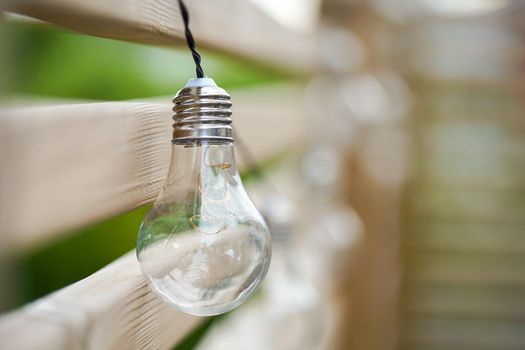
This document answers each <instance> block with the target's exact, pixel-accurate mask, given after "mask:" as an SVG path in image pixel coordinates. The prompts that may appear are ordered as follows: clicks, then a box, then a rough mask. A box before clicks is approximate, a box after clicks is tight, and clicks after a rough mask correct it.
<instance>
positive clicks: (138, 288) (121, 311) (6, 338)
mask: <svg viewBox="0 0 525 350" xmlns="http://www.w3.org/2000/svg"><path fill="white" fill-rule="evenodd" d="M202 320H203V318H199V317H195V316H190V315H187V314H183V313H181V312H178V311H176V310H175V309H173V308H171V307H170V306H169V305H168V304H165V303H163V302H162V301H161V300H160V299H159V298H158V297H157V296H156V295H154V294H153V292H152V291H151V290H150V288H149V287H148V285H147V283H146V279H145V277H144V276H142V275H141V274H140V268H139V264H138V262H137V259H136V257H135V253H134V252H130V253H129V254H127V255H125V256H124V257H122V258H121V259H119V260H117V261H115V262H113V263H112V264H110V265H108V266H107V267H106V268H104V269H102V270H100V271H99V272H97V273H95V274H93V275H92V276H90V277H88V278H86V279H84V280H82V281H79V282H77V283H75V284H73V285H71V286H69V287H66V288H64V289H61V290H59V291H57V292H55V293H53V294H51V295H50V296H48V297H45V298H43V299H40V300H37V301H36V302H33V303H31V304H29V305H27V306H25V307H24V308H23V309H21V310H19V311H16V312H13V313H11V314H7V315H5V316H3V317H2V318H0V348H1V349H24V350H26V349H56V350H61V349H64V350H66V349H67V350H75V349H96V350H103V349H119V350H120V349H170V348H172V346H173V345H174V344H175V343H176V342H177V341H180V340H181V339H182V338H183V337H184V336H185V335H187V334H188V333H189V332H190V331H191V330H192V329H193V328H195V327H196V326H197V325H198V324H199V322H201V321H202Z"/></svg>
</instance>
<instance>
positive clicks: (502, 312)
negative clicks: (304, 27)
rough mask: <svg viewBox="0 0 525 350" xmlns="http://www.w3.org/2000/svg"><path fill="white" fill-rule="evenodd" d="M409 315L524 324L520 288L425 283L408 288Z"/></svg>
mask: <svg viewBox="0 0 525 350" xmlns="http://www.w3.org/2000/svg"><path fill="white" fill-rule="evenodd" d="M406 300H407V311H408V312H409V313H410V314H411V315H412V316H426V317H450V318H456V319H459V318H470V319H491V320H495V319H499V320H507V321H525V303H523V289H519V288H515V287H512V288H503V287H501V286H494V287H492V288H488V287H485V288H479V286H473V285H470V286H465V285H463V286H461V285H439V284H428V285H424V284H423V285H419V284H415V285H413V286H411V290H410V294H409V297H408V298H407V299H406Z"/></svg>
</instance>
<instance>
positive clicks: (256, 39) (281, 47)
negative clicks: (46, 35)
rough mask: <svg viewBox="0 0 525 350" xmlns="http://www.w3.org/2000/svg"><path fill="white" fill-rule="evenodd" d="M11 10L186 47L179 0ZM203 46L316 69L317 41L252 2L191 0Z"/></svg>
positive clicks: (13, 5) (54, 2)
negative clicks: (271, 15) (290, 28)
mask: <svg viewBox="0 0 525 350" xmlns="http://www.w3.org/2000/svg"><path fill="white" fill-rule="evenodd" d="M3 5H4V8H5V9H6V10H7V11H12V12H15V13H19V14H23V15H27V16H31V17H34V18H37V19H41V20H44V21H47V22H50V23H53V24H56V25H59V26H62V27H64V28H68V29H71V30H74V31H78V32H81V33H86V34H90V35H96V36H101V37H106V38H112V39H121V40H128V41H135V42H142V43H149V44H169V45H172V44H174V45H181V44H182V38H183V33H184V31H183V26H182V24H181V22H182V21H181V17H180V13H179V9H178V4H177V1H174V0H90V1H84V0H7V1H4V2H3ZM187 6H188V8H189V11H190V14H191V28H192V31H193V34H194V36H195V37H196V38H197V41H198V43H199V45H202V46H207V47H210V48H215V49H219V50H223V51H226V52H230V53H233V54H236V55H240V56H243V57H247V58H250V59H253V60H256V61H259V62H262V63H266V64H272V65H276V66H278V67H281V68H285V69H288V70H291V71H297V72H305V71H311V70H312V68H313V65H314V61H315V55H314V52H315V42H314V40H312V38H311V37H310V36H309V35H302V34H298V33H294V32H291V31H289V30H287V29H285V28H284V27H282V26H280V25H279V24H278V23H277V22H275V21H274V20H272V19H271V18H270V17H269V16H267V15H266V14H265V13H264V12H263V11H261V10H260V9H259V8H258V7H257V6H256V5H254V4H253V3H252V2H251V1H246V0H199V1H187Z"/></svg>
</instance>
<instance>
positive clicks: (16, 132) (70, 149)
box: [0, 86, 304, 256]
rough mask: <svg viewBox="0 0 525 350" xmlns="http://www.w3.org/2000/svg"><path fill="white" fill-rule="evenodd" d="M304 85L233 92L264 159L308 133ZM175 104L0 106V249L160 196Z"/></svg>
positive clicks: (246, 136) (239, 125)
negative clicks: (304, 123)
mask: <svg viewBox="0 0 525 350" xmlns="http://www.w3.org/2000/svg"><path fill="white" fill-rule="evenodd" d="M301 91H302V89H301V88H300V87H297V86H270V87H266V88H259V89H251V90H249V91H243V92H241V93H237V94H236V93H233V94H232V99H233V103H234V107H233V110H234V117H233V118H234V126H235V129H236V132H237V133H238V134H239V135H240V136H242V139H243V141H244V142H245V143H247V145H248V147H249V148H250V150H251V151H252V153H253V154H254V156H255V157H257V158H258V159H264V158H266V157H269V156H272V155H275V154H277V153H279V152H283V151H285V150H286V149H287V148H288V147H290V146H293V145H297V144H298V143H299V142H300V141H301V140H302V138H303V135H304V133H302V132H301V130H302V129H301V127H300V125H301V111H300V102H299V101H300V99H301ZM165 100H166V101H169V98H166V99H165ZM171 114H172V113H171V103H170V102H166V103H141V102H110V103H92V104H68V105H51V106H40V107H25V108H21V109H19V108H8V109H3V110H0V159H1V160H2V172H1V177H0V192H1V194H2V195H1V196H0V252H1V255H4V256H5V254H6V253H15V252H16V251H18V250H20V249H23V248H28V247H31V246H33V245H35V244H38V243H39V242H42V241H47V240H49V239H51V238H52V237H53V236H55V235H57V234H58V233H61V232H64V231H66V230H70V229H74V228H76V227H79V226H81V225H85V224H88V223H91V222H94V221H96V220H100V219H103V218H106V217H109V216H112V215H116V214H119V213H123V212H126V211H128V210H131V209H133V208H136V207H138V206H141V205H143V204H145V203H148V202H150V201H152V200H153V199H154V198H155V196H156V195H157V193H158V190H159V187H160V186H161V184H162V181H163V179H164V176H165V174H166V172H167V167H168V162H169V157H170V152H171V142H170V140H171V130H172V127H171V124H172V119H171ZM276 126H278V127H276Z"/></svg>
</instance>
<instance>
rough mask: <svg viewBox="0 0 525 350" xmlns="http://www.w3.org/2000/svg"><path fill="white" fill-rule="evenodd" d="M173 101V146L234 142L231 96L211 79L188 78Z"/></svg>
mask: <svg viewBox="0 0 525 350" xmlns="http://www.w3.org/2000/svg"><path fill="white" fill-rule="evenodd" d="M172 101H173V112H174V113H175V114H174V115H173V120H174V124H173V140H172V141H173V143H179V144H186V143H193V142H195V141H206V140H207V141H217V142H232V141H233V128H232V126H231V123H232V120H231V115H232V112H231V109H230V108H231V106H232V104H231V102H230V95H228V93H227V92H226V91H225V90H224V89H222V88H220V87H218V86H217V84H215V82H214V81H213V79H210V78H195V79H191V80H190V81H189V82H188V84H186V86H185V87H184V88H182V89H181V90H179V92H177V95H175V97H174V98H173V100H172Z"/></svg>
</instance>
